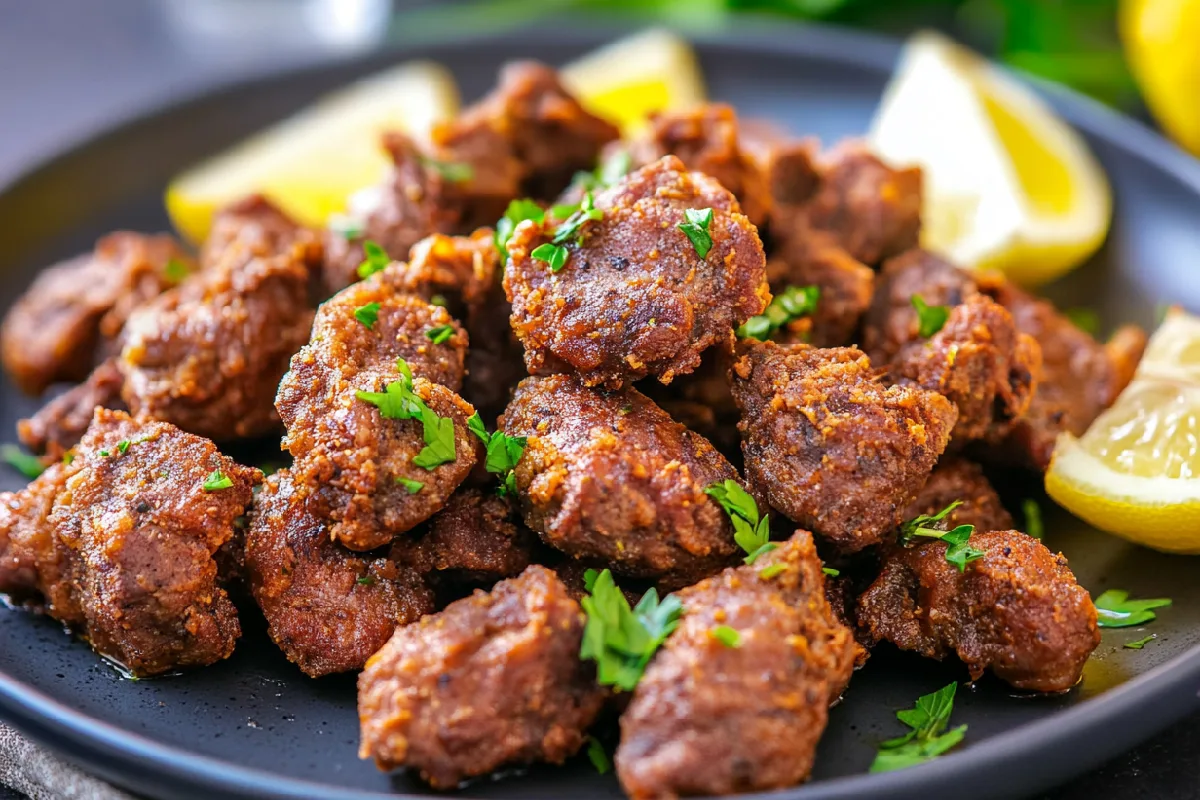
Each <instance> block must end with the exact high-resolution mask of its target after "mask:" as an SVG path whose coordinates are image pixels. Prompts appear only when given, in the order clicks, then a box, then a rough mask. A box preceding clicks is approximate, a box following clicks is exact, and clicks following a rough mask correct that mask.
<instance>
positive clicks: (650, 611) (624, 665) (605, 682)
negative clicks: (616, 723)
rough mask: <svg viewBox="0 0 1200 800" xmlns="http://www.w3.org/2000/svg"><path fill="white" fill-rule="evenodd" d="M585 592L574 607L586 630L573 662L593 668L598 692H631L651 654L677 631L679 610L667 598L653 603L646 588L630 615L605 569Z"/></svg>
mask: <svg viewBox="0 0 1200 800" xmlns="http://www.w3.org/2000/svg"><path fill="white" fill-rule="evenodd" d="M589 592H590V593H589V594H587V595H585V596H584V598H583V600H581V601H580V604H581V605H582V606H583V611H584V613H585V614H586V615H587V625H586V627H585V628H584V630H583V644H582V645H581V646H580V648H579V657H580V658H582V659H584V660H589V661H595V662H596V681H597V683H599V684H600V685H601V686H615V687H616V688H618V689H621V690H623V691H627V692H629V691H633V689H634V688H635V687H636V686H637V684H638V681H639V680H641V678H642V673H643V672H645V670H646V665H647V664H648V663H650V659H651V658H652V657H653V656H654V653H655V651H656V650H658V648H659V646H660V645H661V644H662V643H663V642H664V641H666V638H667V636H669V635H670V634H671V632H672V631H674V630H675V628H676V627H678V625H679V617H680V616H681V615H682V613H683V604H682V603H680V602H679V598H678V597H676V596H675V595H673V594H669V595H667V596H666V597H664V598H663V599H662V602H659V599H658V592H656V591H655V590H654V589H653V588H651V589H650V590H649V591H647V592H646V593H645V594H644V595H642V599H641V601H640V602H639V603H638V604H637V607H635V608H632V609H631V608H630V607H629V601H628V600H626V599H625V595H624V594H622V593H621V590H620V589H618V588H617V585H616V583H614V582H613V577H612V573H611V572H610V571H609V570H607V569H606V570H602V571H601V572H600V573H599V574H598V575H596V577H595V580H593V581H592V586H591V588H590V589H589Z"/></svg>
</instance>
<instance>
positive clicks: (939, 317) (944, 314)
mask: <svg viewBox="0 0 1200 800" xmlns="http://www.w3.org/2000/svg"><path fill="white" fill-rule="evenodd" d="M912 306H913V308H915V309H916V310H917V335H918V336H920V337H921V338H922V339H928V338H929V337H930V336H933V335H934V334H935V333H937V332H938V331H940V330H941V329H942V327H943V326H944V325H945V324H946V320H948V319H949V318H950V306H931V305H927V304H926V303H925V298H923V297H921V295H919V294H914V295H913V296H912Z"/></svg>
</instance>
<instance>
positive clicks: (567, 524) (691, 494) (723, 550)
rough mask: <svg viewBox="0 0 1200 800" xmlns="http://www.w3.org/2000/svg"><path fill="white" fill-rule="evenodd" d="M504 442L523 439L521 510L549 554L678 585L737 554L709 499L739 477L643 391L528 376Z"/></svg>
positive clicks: (727, 526) (507, 414)
mask: <svg viewBox="0 0 1200 800" xmlns="http://www.w3.org/2000/svg"><path fill="white" fill-rule="evenodd" d="M504 432H505V433H507V434H508V435H509V436H524V437H527V442H526V444H525V452H524V455H523V456H522V458H521V460H520V462H519V463H518V464H517V468H516V482H517V489H518V493H519V496H520V500H521V510H522V511H523V513H524V515H525V522H526V524H528V525H529V527H530V528H532V529H533V530H534V531H537V532H538V534H540V535H541V537H542V539H543V541H545V542H546V543H547V544H549V545H551V546H552V547H555V548H557V549H559V550H561V551H563V552H564V553H567V554H568V555H570V556H572V557H574V558H587V559H599V560H601V561H603V562H604V564H605V565H606V566H609V567H611V568H612V570H613V571H614V572H617V573H620V574H623V575H629V576H632V577H658V578H662V579H663V581H664V582H666V583H668V584H672V585H675V586H686V585H688V584H691V583H695V582H696V581H697V580H699V579H701V578H703V577H706V576H707V575H711V574H713V573H714V572H716V571H717V570H719V569H721V568H722V567H724V566H725V565H727V564H729V563H730V561H731V559H732V557H733V556H734V554H735V553H736V552H738V547H737V545H736V544H735V543H734V540H733V529H732V527H731V525H730V523H729V520H728V518H727V517H726V515H725V512H724V511H722V510H721V507H720V506H719V505H717V503H716V502H715V501H713V500H711V499H710V498H709V497H708V496H707V495H705V494H704V489H705V488H706V487H708V486H710V485H712V484H713V483H716V482H719V481H724V480H731V479H732V480H736V479H737V477H738V475H737V471H736V470H734V468H733V467H732V466H731V465H730V464H729V462H728V461H726V460H725V458H724V457H723V456H722V455H721V454H720V453H718V452H717V451H716V450H715V449H714V448H713V446H712V445H711V444H709V443H708V441H707V440H705V439H704V438H703V437H701V436H699V435H698V434H695V433H693V432H692V431H690V430H688V429H687V428H685V427H683V426H682V425H680V424H679V423H677V422H675V421H674V420H672V419H671V418H670V416H668V415H667V413H666V412H665V411H663V410H662V409H661V408H659V407H658V406H656V405H655V404H654V402H653V401H651V400H650V399H649V398H648V397H646V396H645V395H643V394H642V393H641V392H639V391H637V390H636V389H632V388H630V389H626V390H624V391H620V392H611V393H605V392H601V391H599V390H595V389H588V388H587V387H585V386H583V385H581V384H580V383H579V381H578V380H577V379H575V378H574V377H571V376H569V375H553V376H549V377H546V378H528V379H526V380H524V381H522V382H521V385H520V386H518V387H517V392H516V395H515V396H514V397H513V401H512V403H511V404H510V405H509V407H508V410H507V411H506V412H505V415H504Z"/></svg>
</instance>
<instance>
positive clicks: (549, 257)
mask: <svg viewBox="0 0 1200 800" xmlns="http://www.w3.org/2000/svg"><path fill="white" fill-rule="evenodd" d="M529 255H531V256H532V257H533V258H535V259H537V260H538V261H545V262H546V263H547V264H549V265H550V271H551V272H558V271H559V270H561V269H562V268H563V267H565V266H566V265H567V259H568V258H570V257H571V253H570V252H569V251H568V250H567V248H565V247H563V246H562V245H557V244H550V243H549V242H547V243H546V244H539V245H538V246H537V247H535V248H533V252H532V253H530V254H529Z"/></svg>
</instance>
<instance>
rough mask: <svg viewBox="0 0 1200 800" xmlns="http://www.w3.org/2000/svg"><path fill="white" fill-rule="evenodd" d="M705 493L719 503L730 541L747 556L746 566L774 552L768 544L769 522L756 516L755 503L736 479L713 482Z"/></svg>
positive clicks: (769, 536)
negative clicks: (729, 525) (728, 526)
mask: <svg viewBox="0 0 1200 800" xmlns="http://www.w3.org/2000/svg"><path fill="white" fill-rule="evenodd" d="M704 493H705V494H706V495H708V496H709V497H711V498H713V499H714V500H716V501H717V502H718V503H720V505H721V508H723V509H725V513H726V514H728V515H729V521H730V522H732V523H733V540H734V541H735V542H737V543H738V546H739V547H741V548H742V549H743V550H745V551H746V553H747V554H748V555H747V556H746V558H745V563H747V564H753V563H754V562H755V561H757V560H758V557H759V556H761V555H764V554H766V553H769V552H771V551H772V550H774V549H775V548H776V547H778V545H776V544H774V543H773V542H771V521H770V519H768V518H767V517H766V516H765V515H763V516H759V513H758V503H756V502H754V498H753V497H751V496H750V495H749V493H748V492H747V491H746V490H745V489H743V488H742V487H741V485H740V484H739V483H738V482H737V481H735V480H726V481H723V482H721V483H714V484H713V485H712V486H709V487H708V488H707V489H705V490H704Z"/></svg>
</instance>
